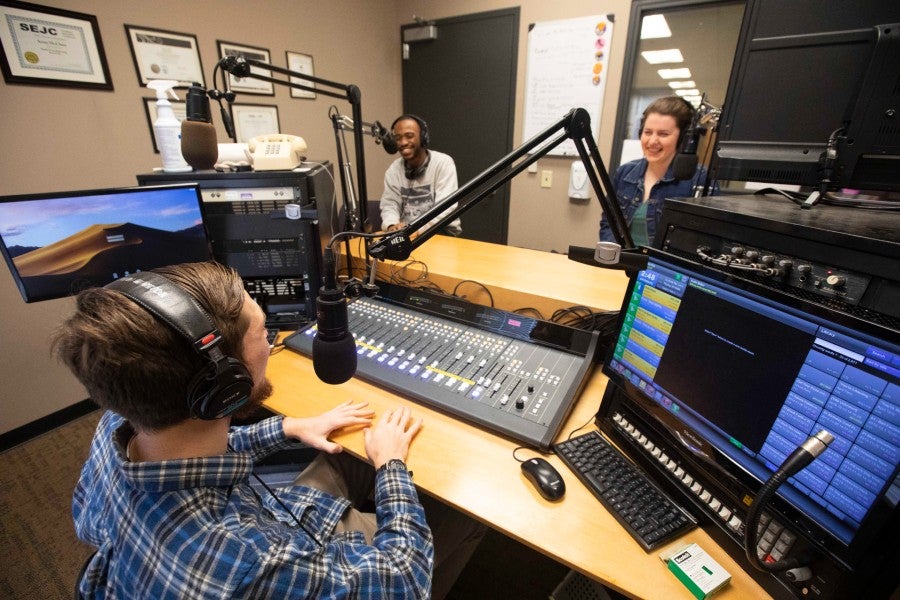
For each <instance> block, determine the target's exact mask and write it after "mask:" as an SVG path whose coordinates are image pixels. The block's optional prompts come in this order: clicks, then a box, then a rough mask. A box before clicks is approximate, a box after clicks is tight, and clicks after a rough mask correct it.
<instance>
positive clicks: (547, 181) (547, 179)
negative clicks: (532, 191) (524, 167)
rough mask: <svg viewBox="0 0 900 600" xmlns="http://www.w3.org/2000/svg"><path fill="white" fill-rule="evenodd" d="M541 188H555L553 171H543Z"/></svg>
mask: <svg viewBox="0 0 900 600" xmlns="http://www.w3.org/2000/svg"><path fill="white" fill-rule="evenodd" d="M541 187H542V188H548V187H553V171H541Z"/></svg>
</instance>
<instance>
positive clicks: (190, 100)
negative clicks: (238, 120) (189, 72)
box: [181, 83, 219, 171]
mask: <svg viewBox="0 0 900 600" xmlns="http://www.w3.org/2000/svg"><path fill="white" fill-rule="evenodd" d="M181 155H182V156H183V157H184V161H185V162H186V163H187V164H189V165H191V166H192V167H193V168H194V169H195V170H198V171H202V170H207V169H212V168H213V165H215V164H216V160H217V158H218V156H219V147H218V145H217V143H216V128H215V127H214V126H213V124H212V116H211V115H210V112H209V98H207V96H206V90H205V89H203V86H201V85H200V84H199V83H194V84H193V85H192V86H191V87H190V88H188V91H187V97H186V100H185V118H184V120H183V121H182V122H181Z"/></svg>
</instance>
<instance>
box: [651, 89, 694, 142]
mask: <svg viewBox="0 0 900 600" xmlns="http://www.w3.org/2000/svg"><path fill="white" fill-rule="evenodd" d="M673 97H674V98H678V99H679V100H680V101H681V102H684V105H685V106H686V107H687V109H688V119H687V123H686V124H685V126H684V127H682V126H681V123H680V122H678V119H677V118H676V124H677V125H678V129H679V131H678V147H679V148H681V142H682V141H683V140H684V134H685V132H686V131H687V130H688V129H690V128H691V123H693V122H694V110H696V109H695V108H694V105H693V104H691V103H690V102H688V101H687V100H685V99H684V98H682V97H681V96H673ZM651 108H653V104H651V105H650V106H648V107H647V108H645V109H644V112H643V114H642V115H641V124H640V126H639V127H638V131H637V136H638V139H640V137H641V135H643V133H644V121H646V120H647V115H648V114H650V113H651V112H653V113H658V114H664V113H660V112H659V111H657V110H650V109H651ZM648 111H649V112H648ZM669 116H671V117H674V116H675V115H671V114H670V115H669Z"/></svg>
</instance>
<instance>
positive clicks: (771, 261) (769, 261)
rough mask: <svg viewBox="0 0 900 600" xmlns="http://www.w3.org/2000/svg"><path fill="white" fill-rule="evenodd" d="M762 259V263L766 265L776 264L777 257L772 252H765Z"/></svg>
mask: <svg viewBox="0 0 900 600" xmlns="http://www.w3.org/2000/svg"><path fill="white" fill-rule="evenodd" d="M760 260H761V261H762V264H764V265H774V264H775V257H774V256H772V255H771V254H764V255H763V257H762V258H761V259H760Z"/></svg>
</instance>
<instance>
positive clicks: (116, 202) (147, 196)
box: [0, 184, 212, 302]
mask: <svg viewBox="0 0 900 600" xmlns="http://www.w3.org/2000/svg"><path fill="white" fill-rule="evenodd" d="M0 250H2V252H3V257H4V258H5V259H6V263H7V265H8V266H9V269H10V271H11V272H12V275H13V278H14V279H15V281H16V285H17V286H18V288H19V292H21V294H22V298H23V299H24V300H25V301H26V302H36V301H39V300H50V299H54V298H62V297H65V296H70V295H72V294H76V293H78V292H79V291H81V290H82V289H85V288H88V287H92V286H100V285H105V284H107V283H109V282H111V281H113V280H114V279H117V278H119V277H121V276H123V275H126V274H130V273H135V272H138V271H145V270H149V269H154V268H157V267H161V266H164V265H170V264H176V263H182V262H195V261H206V260H210V259H211V258H212V254H211V253H210V248H209V243H208V241H207V236H206V229H205V228H204V226H203V219H202V215H201V199H200V193H199V191H198V189H197V186H196V184H190V185H171V186H156V187H141V188H116V189H102V190H90V191H75V192H62V193H54V194H32V195H20V196H9V197H5V198H0Z"/></svg>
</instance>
